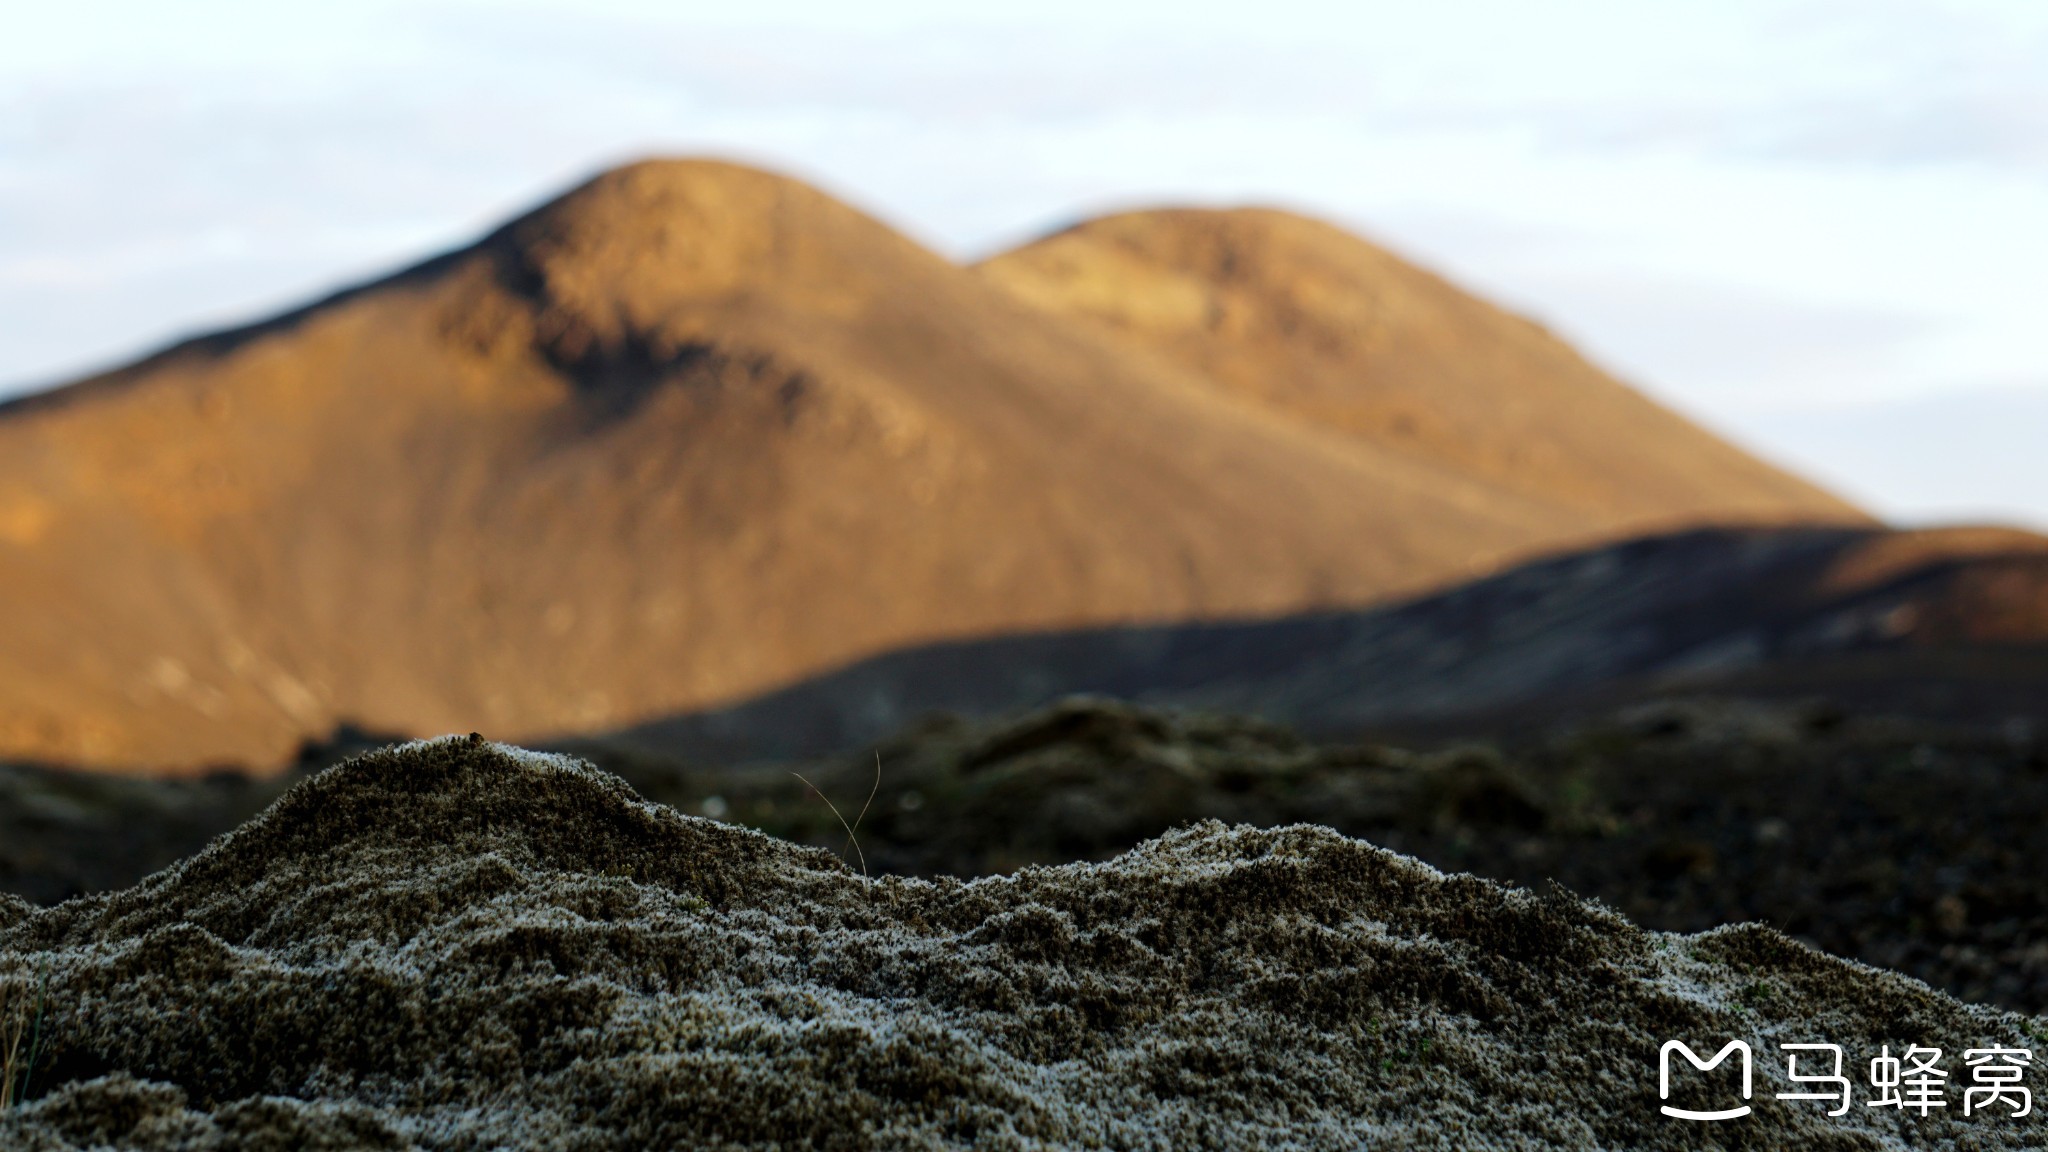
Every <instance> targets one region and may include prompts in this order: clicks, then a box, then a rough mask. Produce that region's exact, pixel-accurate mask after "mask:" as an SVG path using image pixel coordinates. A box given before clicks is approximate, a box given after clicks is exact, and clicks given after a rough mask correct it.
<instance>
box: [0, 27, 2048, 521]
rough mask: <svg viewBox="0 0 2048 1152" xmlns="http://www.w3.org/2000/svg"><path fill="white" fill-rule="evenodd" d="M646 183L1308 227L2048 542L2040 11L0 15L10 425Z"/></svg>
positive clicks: (1848, 479) (1701, 403)
mask: <svg viewBox="0 0 2048 1152" xmlns="http://www.w3.org/2000/svg"><path fill="white" fill-rule="evenodd" d="M699 8H701V10H697V9H699ZM654 153H671V154H673V153H712V154H719V155H725V156H732V157H737V158H740V159H745V160H752V161H756V162H761V163H765V164H767V165H769V166H772V167H776V168H779V169H782V170H784V171H787V172H791V173H793V174H795V175H799V176H802V177H805V178H807V179H810V180H812V181H814V182H817V183H820V184H822V185H824V186H825V187H826V188H827V189H829V190H831V191H833V192H835V193H837V194H839V195H841V196H843V197H846V198H847V199H850V200H852V201H853V202H854V203H856V204H858V205H859V206H861V207H863V208H865V209H867V210H868V211H871V212H874V213H875V214H877V215H879V216H882V217H883V218H885V219H887V220H888V221H890V222H891V223H893V224H895V225H897V226H898V227H901V228H903V229H905V230H907V231H909V232H910V233H912V234H914V235H916V236H917V237H919V238H920V239H922V240H924V241H925V242H927V243H930V244H932V245H934V246H936V247H938V248H939V249H941V250H943V251H945V252H947V253H949V254H952V255H955V256H958V257H962V258H968V257H973V256H976V255H979V254H982V253H985V252H989V251H992V250H995V249H997V248H1001V247H1003V246H1006V245H1008V244H1011V243H1014V242H1017V241H1019V240H1021V239H1024V238H1026V237H1028V236H1031V235H1033V234H1035V233H1037V232H1040V231H1043V230H1045V229H1048V228H1050V227H1054V226H1057V225H1059V224H1062V223H1065V222H1068V221H1071V220H1073V219H1076V218H1078V217H1081V216H1085V215H1089V214H1092V213H1096V212H1100V211H1103V210H1106V209H1111V208H1118V207H1131V206H1138V205H1151V204H1159V203H1169V202H1175V203H1186V202H1195V203H1210V204H1225V203H1239V202H1260V203H1270V204H1278V205H1282V206H1285V207H1291V208H1296V209H1300V210H1305V211H1308V212H1311V213H1314V214H1317V215H1320V216H1323V217H1326V218H1329V219H1332V220H1335V221H1337V222H1338V223H1341V224H1343V225H1345V226H1347V227H1350V228H1353V229H1355V230H1357V231H1359V232H1361V233H1363V234H1365V235H1367V236H1369V237H1371V238H1373V239H1375V240H1378V241H1380V242H1382V243H1385V244H1387V245H1389V246H1391V247H1393V248H1395V249H1397V250H1399V251H1401V252H1403V253H1405V254H1407V255H1409V256H1411V257H1413V258H1416V259H1419V260H1421V261H1423V262H1425V263H1427V264H1430V265H1432V266H1434V267H1436V268H1438V269H1439V270H1441V271H1443V272H1445V273H1446V274H1448V275H1450V276H1451V277H1452V278H1454V279H1456V280H1458V281H1460V282H1462V283H1464V284H1465V285H1467V286H1468V287H1471V288H1473V289H1475V290H1477V291H1479V292H1481V293H1483V294H1485V295H1487V296H1489V297H1491V298H1493V299H1495V300H1497V301H1500V302H1502V303H1505V304H1507V305H1509V306H1511V307H1514V308H1516V309H1518V310H1520V311H1523V312H1525V313H1529V314H1531V315H1534V316H1536V317H1537V318H1539V319H1541V320H1542V321H1544V322H1545V323H1547V324H1549V325H1550V326H1551V327H1553V328H1554V329H1556V330H1558V331H1560V332H1561V333H1563V334H1564V335H1566V336H1567V337H1568V338H1570V339H1572V340H1574V341H1575V342H1577V343H1578V344H1579V345H1580V346H1581V347H1582V348H1584V349H1586V350H1587V351H1588V352H1589V353H1590V354H1591V355H1592V356H1593V357H1594V358H1595V359H1597V360H1599V361H1601V362H1602V363H1603V364H1605V365H1606V366H1608V367H1609V368H1611V369H1613V370H1615V371H1616V372H1618V373H1619V374H1621V375H1622V376H1623V377H1625V378H1626V379H1628V380H1630V381H1631V382H1632V383H1635V384H1637V385H1638V386H1640V387H1642V388H1644V389H1646V390H1647V391H1649V392H1651V393H1652V394H1654V395H1655V396H1657V397H1658V398H1660V399H1662V400H1664V401H1666V402H1668V403H1671V404H1674V405H1676V406H1677V407H1679V408H1680V409H1682V410H1683V411H1685V412H1686V413H1688V414H1689V415H1692V416H1694V417H1696V418H1699V419H1701V420H1703V421H1705V422H1706V423H1708V424H1710V425H1711V426H1713V427H1715V428H1716V429H1718V430H1721V431H1723V432H1724V433H1728V434H1730V435H1732V436H1734V437H1735V438H1736V439H1738V440H1740V441H1742V442H1743V443H1745V444H1747V445H1749V446H1751V447H1754V448H1758V449H1760V450H1762V451H1764V452H1766V453H1767V454H1769V455H1771V456H1773V457H1774V458H1776V459H1778V460H1780V461H1781V462H1784V463H1786V464H1788V465H1790V466H1792V467H1794V468H1797V469H1800V470H1802V471H1805V472H1806V473H1808V474H1809V475H1812V476H1815V477H1816V478H1818V479H1821V480H1822V481H1824V482H1826V483H1829V484H1831V485H1833V486H1835V487H1836V488H1837V489H1839V490H1841V491H1843V492H1844V493H1845V494H1847V495H1849V496H1851V497H1852V498H1855V499H1859V500H1861V501H1864V502H1865V503H1866V504H1868V505H1869V506H1871V507H1872V508H1873V509H1875V510H1876V511H1878V512H1880V513H1882V514H1886V515H1890V516H1893V517H1897V518H1900V519H1902V520H1907V521H1913V522H1920V521H1926V520H1930V519H1937V518H1954V517H1971V518H1998V519H2005V520H2012V521H2020V522H2025V523H2029V524H2031V525H2034V526H2036V527H2048V451H2043V450H2042V447H2041V446H2042V444H2043V441H2044V440H2048V345H2044V341H2043V340H2042V339H2041V338H2040V334H2041V332H2042V331H2043V330H2044V329H2048V321H2044V319H2043V312H2044V304H2048V3H2041V2H2039V0H2008V2H2004V3H1992V2H1965V0H1955V2H1936V0H1851V2H1833V0H1827V2H1822V0H1812V2H1802V0H1783V2H1769V3H1765V2H1752V0H1709V2H1698V3H1691V2H1684V0H1656V2H1648V0H1627V2H1613V3H1607V2H1599V3H1596V2H1586V0H1579V2H1569V0H1546V2H1543V3H1529V2H1527V0H1430V2H1428V3H1418V2H1416V0H1398V2H1388V3H1368V2H1359V0H1351V2H1346V3H1332V4H1327V5H1318V4H1301V3H1288V2H1284V0H1261V2H1259V3H1256V4H1238V5H1209V6H1200V5H1194V4H1190V3H1187V2H1186V0H1181V2H1176V3H1130V4H1117V3H1113V2H1109V0H1093V2H1073V0H1034V2H1032V3H1028V4H1001V3H980V4H960V3H957V2H946V3H921V2H909V0H865V2H863V3H859V4H850V3H844V2H834V3H764V2H761V0H752V2H749V3H746V4H733V3H729V2H728V3H723V4H719V5H716V6H713V5H702V6H697V5H691V4H687V3H680V4H679V3H672V2H671V3H652V2H649V3H639V2H633V0H575V2H573V3H570V2H534V3H525V4H519V3H502V2H493V3H490V4H482V3H469V2H465V0H428V2H424V3H411V4H386V3H375V2H365V0H354V2H351V3H347V4H334V5H320V4H311V3H295V4H285V3H278V2H276V0H266V2H263V3H230V2H211V0H182V2H181V3H178V4H161V3H139V2H131V3H80V2H75V0H74V2H71V3H66V4H40V5H35V6H33V7H31V6H28V5H26V4H21V3H10V4H9V5H8V11H7V19H6V21H5V32H4V35H0V394H4V393H10V392H19V391H25V390H29V389H33V388H37V387H43V386H47V385H50V384H53V383H57V382H59V381H62V380H64V379H67V378H70V377H72V376H75V375H77V374H79V373H81V372H83V371H86V370H89V369H92V368H96V367H102V366H106V365H109V364H112V363H115V362H119V361H121V360H123V359H125V358H128V357H131V356H133V355H135V354H137V353H139V352H142V351H146V350H148V349H149V348H151V347H154V346H156V345H159V344H161V343H163V342H165V341H167V340H169V339H171V338H173V337H175V336H178V335H182V334H188V333H191V332H194V331H198V330H203V329H205V328H208V327H213V326H217V325H220V324H224V323H230V322H234V321H238V320H245V319H250V318H253V317H256V316H259V315H262V314H264V313H266V312H269V311H272V310H275V309H278V308H280V307H283V306H286V305H289V304H292V303H294V302H298V301H302V300H303V299H305V298H307V297H308V296H311V295H313V294H316V293H319V292H322V291H325V290H328V289H331V288H333V287H335V286H337V285H340V284H343V283H347V282H349V281H352V280H355V279H359V278H364V277H368V276H371V275H374V274H376V273H378V272H381V271H384V270H388V269H390V268H391V267H393V266H395V265H397V264H400V263H404V262H410V261H412V260H415V259H417V258H419V257H420V256H423V255H425V254H427V253H430V252H432V251H434V250H437V249H441V248H446V247H450V246H453V245H456V244H459V243H462V242H464V241H466V240H467V239H470V238H472V237H473V236H475V235H476V234H477V233H478V232H480V231H482V230H484V229H486V228H487V227H489V226H490V225H491V224H493V223H495V222H497V221H498V220H500V219H501V218H502V217H504V216H506V215H507V214H509V213H511V212H513V211H515V210H517V209H519V208H522V207H525V206H527V205H529V204H531V203H533V202H535V201H537V200H540V199H543V198H545V197H546V196H548V195H550V194H551V193H553V192H555V191H558V190H560V189H561V188H562V187H563V186H565V185H566V184H568V183H570V182H573V181H575V180H577V179H580V178H582V177H584V176H586V175H588V174H590V173H591V172H593V171H595V170H597V169H599V168H601V167H604V166H606V165H609V164H611V163H614V162H617V161H620V160H623V159H628V158H632V157H636V156H641V155H647V154H654Z"/></svg>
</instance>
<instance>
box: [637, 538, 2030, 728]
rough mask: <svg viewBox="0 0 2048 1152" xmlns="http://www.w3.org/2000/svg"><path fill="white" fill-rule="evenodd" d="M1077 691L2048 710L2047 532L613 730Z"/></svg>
mask: <svg viewBox="0 0 2048 1152" xmlns="http://www.w3.org/2000/svg"><path fill="white" fill-rule="evenodd" d="M1073 693H1091V694H1098V695H1102V696H1112V697H1117V698H1120V699H1125V700H1132V701H1137V702H1141V703H1144V704H1149V705H1155V706H1170V707H1180V708H1199V709H1211V710H1220V711H1226V712H1235V713H1240V714H1248V715H1256V716H1260V717H1264V718H1266V719H1268V720H1271V721H1275V722H1279V723H1284V724H1289V725H1294V726H1297V727H1299V728H1301V729H1303V730H1304V731H1306V732H1308V733H1310V734H1313V735H1317V736H1340V737H1349V736H1353V735H1356V734H1358V733H1361V732H1367V731H1373V730H1385V729H1408V730H1411V731H1414V730H1426V729H1432V728H1443V727H1449V728H1452V729H1457V730H1471V729H1474V728H1475V727H1486V726H1492V725H1494V724H1514V723H1516V722H1517V718H1518V717H1524V716H1526V717H1534V718H1542V719H1554V718H1555V714H1556V713H1557V712H1558V711H1559V710H1571V709H1579V708H1586V709H1601V708H1607V707H1612V706H1614V705H1616V704H1619V703H1624V702H1627V701H1629V700H1633V699H1639V698H1642V697H1646V696H1656V695H1662V694H1667V693H1681V694H1692V693H1709V694H1712V693H1725V694H1732V695H1743V696H1756V697H1760V698H1781V699H1782V698H1793V699H1798V698H1811V697H1832V698H1835V699H1837V700H1839V701H1840V702H1842V703H1845V704H1851V705H1855V706H1859V707H1870V708H1877V709H1881V710H1890V711H1897V712H1901V713H1904V714H1910V715H1916V716H1922V717H1926V718H1929V719H1943V720H1956V721H1963V722H1970V723H1975V724H1982V723H1987V722H1988V723H1991V724H1994V725H1996V724H1998V723H2000V722H2002V721H2005V720H2008V719H2025V720H2028V721H2030V722H2038V721H2040V720H2044V719H2048V705H2044V704H2043V701H2044V700H2048V537H2041V536H2037V535H2033V534H2031V533H2026V532H2017V531H2010V530H2005V529H1996V528H1963V529H1945V530H1938V531H1922V532H1886V531H1879V530H1866V529H1853V528H1839V529H1837V528H1779V529H1738V530H1702V531H1696V532H1690V533H1683V534H1678V535H1671V536H1662V537H1650V538H1644V539H1638V540H1632V541H1628V542H1625V543H1622V544H1618V545H1611V546H1605V547H1600V548H1595V549H1591V550H1588V551H1584V552H1579V553H1574V554H1570V555H1566V556H1560V557H1554V558H1549V559H1545V560H1541V561H1537V562H1534V563H1531V564H1527V565H1524V566H1521V567H1518V568H1515V569H1513V570H1511V571H1509V572H1506V573H1503V574H1501V575H1498V576H1494V577H1490V578H1487V579H1484V580H1480V581H1475V582H1473V583H1471V584H1467V585H1464V586H1461V587H1458V588H1454V589H1452V590H1450V591H1447V592H1443V593H1439V594H1436V595H1431V596H1425V597H1421V598H1418V599H1415V600H1412V601H1409V602H1406V603H1402V604H1396V605H1392V606H1388V607H1384V608H1378V609H1371V610H1366V611H1358V612H1324V613H1313V614H1304V615H1300V616H1294V617H1289V618H1285V619H1279V620H1248V621H1235V622H1204V623H1196V624H1182V625H1159V626H1150V627H1127V628H1107V629H1085V630H1073V631H1066V632H1059V633H1049V634H1037V635H1026V636H1009V637H998V638H994V639H988V640H979V641H968V642H962V643H954V644H944V645H934V646H929V647H922V648H915V649H909V650H905V651H901V652H893V653H890V654H888V655H885V656H882V657H878V658H876V659H873V660H867V661H862V662H859V663H856V664H853V665H851V666H849V667H846V668H843V669H840V670H838V671H836V672H833V673H831V674H829V675H825V676H821V677H818V678H816V679H813V680H810V681H807V682H805V683H802V684H798V685H794V686H792V687H790V688H787V689H784V690H782V691H779V692H775V693H771V694H768V695H765V696H763V697H761V698H759V699H756V700H752V701H749V702H747V703H745V704H743V705H740V706H737V707H732V708H726V709H718V710H712V711H708V712H704V713H697V714H691V715H686V716H679V717H675V718H671V719H668V720H663V721H658V722H653V723H649V724H644V725H641V726H638V727H634V728H630V729H627V730H625V731H622V732H619V733H616V734H614V735H613V736H612V737H610V738H609V740H610V742H613V743H616V744H618V745H621V746H624V747H627V748H639V749H643V750H646V751H651V752H657V753H661V754H665V755H682V756H687V757H692V758H696V759H702V760H712V761H733V760H741V759H749V758H779V757H793V756H808V755H819V754H825V753H831V752H840V751H846V750H850V749H856V748H861V747H865V746H867V745H869V744H871V743H872V742H874V741H875V740H878V739H880V738H882V737H883V736H885V735H887V734H888V733H890V732H891V731H893V730H895V729H897V728H899V727H901V726H903V725H906V724H909V723H912V722H913V721H916V720H917V719H919V718H920V717H922V716H924V715H926V714H928V713H933V712H951V713H957V714H961V715H968V716H992V715H999V714H1003V713H1007V712H1012V711H1016V710H1018V709H1023V708H1031V707H1036V706H1039V705H1043V704H1045V703H1048V702H1050V701H1052V700H1055V699H1058V698H1059V697H1061V696H1063V695H1067V694H1073Z"/></svg>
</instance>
